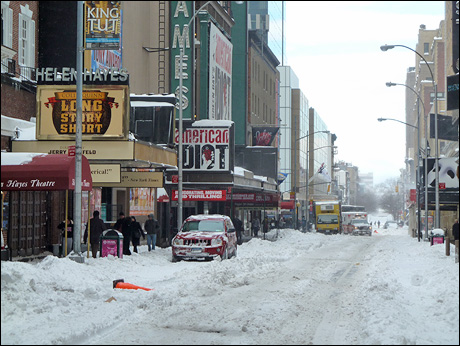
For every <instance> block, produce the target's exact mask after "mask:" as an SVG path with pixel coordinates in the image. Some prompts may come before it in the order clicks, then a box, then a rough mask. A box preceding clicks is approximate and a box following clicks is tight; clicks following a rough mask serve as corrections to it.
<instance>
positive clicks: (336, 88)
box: [285, 1, 445, 183]
mask: <svg viewBox="0 0 460 346" xmlns="http://www.w3.org/2000/svg"><path fill="white" fill-rule="evenodd" d="M444 11H445V3H444V1H416V2H413V1H412V2H411V1H397V2H395V1H375V2H374V1H356V2H355V1H343V2H331V1H328V2H316V1H287V2H286V28H285V31H286V53H285V54H286V61H285V65H288V66H291V67H292V68H293V70H294V72H295V73H296V75H297V77H298V78H299V81H300V88H301V89H302V92H303V93H304V94H305V96H306V97H307V99H308V100H309V104H310V107H313V108H315V109H316V110H317V111H318V114H319V115H320V116H321V118H322V119H323V120H324V122H325V123H326V125H327V127H328V129H329V130H330V131H331V132H332V133H335V134H336V135H337V141H336V145H337V146H338V155H337V158H336V159H338V160H344V161H346V162H349V163H352V164H353V165H355V166H358V168H359V172H360V173H369V172H373V173H374V183H381V182H383V181H385V180H386V179H388V178H392V177H398V176H399V173H400V171H399V170H400V168H404V166H405V164H404V158H405V130H406V129H405V127H406V126H405V125H404V124H400V123H398V122H395V121H386V122H378V121H377V118H380V117H387V118H394V119H398V120H401V121H405V113H404V111H405V97H404V95H405V92H406V88H405V87H403V86H395V87H391V88H388V87H387V86H386V85H385V83H386V82H390V81H391V82H394V83H401V84H405V81H406V72H407V69H408V67H411V66H414V65H415V53H413V52H411V51H410V50H408V49H405V48H402V47H400V48H398V47H396V48H395V49H393V50H389V51H387V52H382V51H381V50H380V46H381V45H384V44H401V45H406V46H409V47H411V48H413V49H415V45H416V42H417V40H418V31H419V27H420V25H421V24H425V25H426V29H427V30H434V29H437V28H438V27H439V23H440V22H441V20H443V19H444V16H445V13H444Z"/></svg>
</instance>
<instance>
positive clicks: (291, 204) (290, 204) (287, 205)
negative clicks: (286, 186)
mask: <svg viewBox="0 0 460 346" xmlns="http://www.w3.org/2000/svg"><path fill="white" fill-rule="evenodd" d="M294 208H295V203H294V200H291V201H281V209H294Z"/></svg>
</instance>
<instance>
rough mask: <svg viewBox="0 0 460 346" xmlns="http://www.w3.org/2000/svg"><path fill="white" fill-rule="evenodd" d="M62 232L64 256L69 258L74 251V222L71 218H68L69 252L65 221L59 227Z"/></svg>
mask: <svg viewBox="0 0 460 346" xmlns="http://www.w3.org/2000/svg"><path fill="white" fill-rule="evenodd" d="M57 228H59V229H60V230H61V237H62V256H67V255H68V254H69V253H70V252H71V251H72V240H73V221H72V219H71V218H70V217H68V218H67V252H66V251H65V235H66V232H65V231H64V229H65V220H64V221H62V222H61V223H60V224H59V225H58V227H57Z"/></svg>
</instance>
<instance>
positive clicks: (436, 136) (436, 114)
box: [380, 44, 441, 228]
mask: <svg viewBox="0 0 460 346" xmlns="http://www.w3.org/2000/svg"><path fill="white" fill-rule="evenodd" d="M394 47H404V48H407V49H409V50H411V51H413V52H414V53H415V54H417V55H418V56H419V57H420V58H421V59H422V60H423V61H424V62H425V64H426V66H427V67H428V69H429V71H430V74H431V82H432V84H433V89H434V134H435V138H434V141H435V158H434V160H435V162H434V166H435V199H436V220H435V227H436V228H440V224H441V223H440V221H441V215H440V209H439V163H438V160H439V152H438V151H439V149H438V147H439V145H438V88H437V85H436V81H435V79H434V75H433V71H431V67H430V65H429V64H428V62H427V61H426V60H425V58H424V57H423V56H422V55H421V54H420V53H419V52H417V51H416V50H414V49H412V48H410V47H407V46H404V45H401V44H394V45H389V44H386V45H383V46H380V49H381V50H382V51H383V52H386V51H387V50H389V49H393V48H394ZM426 184H427V177H426V176H425V185H426ZM426 203H428V200H426V201H425V204H426Z"/></svg>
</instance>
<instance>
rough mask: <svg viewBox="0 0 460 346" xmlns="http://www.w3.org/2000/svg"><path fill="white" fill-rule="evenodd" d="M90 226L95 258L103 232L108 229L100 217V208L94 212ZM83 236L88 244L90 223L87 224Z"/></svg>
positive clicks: (90, 240)
mask: <svg viewBox="0 0 460 346" xmlns="http://www.w3.org/2000/svg"><path fill="white" fill-rule="evenodd" d="M89 226H90V231H89V233H90V236H89V242H90V243H91V251H92V252H93V258H96V257H97V252H98V251H99V242H100V238H101V235H102V232H104V231H105V230H106V229H107V227H106V225H105V223H104V221H102V220H101V219H100V218H99V211H98V210H95V211H94V212H93V217H92V219H91V220H89ZM83 238H84V239H83V241H84V243H85V244H86V241H87V240H88V223H87V224H86V229H85V235H84V236H83Z"/></svg>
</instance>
